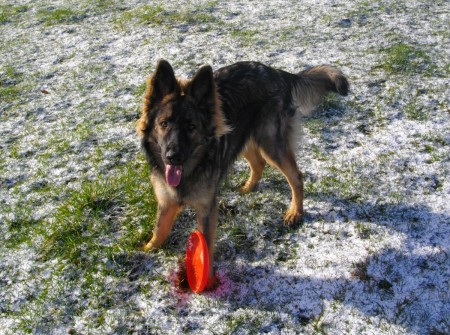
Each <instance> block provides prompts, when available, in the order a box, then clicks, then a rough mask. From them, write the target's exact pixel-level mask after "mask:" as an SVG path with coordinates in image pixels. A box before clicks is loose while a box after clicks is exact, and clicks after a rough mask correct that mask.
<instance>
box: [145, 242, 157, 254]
mask: <svg viewBox="0 0 450 335" xmlns="http://www.w3.org/2000/svg"><path fill="white" fill-rule="evenodd" d="M157 248H158V247H157V246H155V245H154V244H153V243H152V242H151V241H150V242H148V243H146V244H144V245H143V246H142V251H145V252H151V251H153V250H155V249H157Z"/></svg>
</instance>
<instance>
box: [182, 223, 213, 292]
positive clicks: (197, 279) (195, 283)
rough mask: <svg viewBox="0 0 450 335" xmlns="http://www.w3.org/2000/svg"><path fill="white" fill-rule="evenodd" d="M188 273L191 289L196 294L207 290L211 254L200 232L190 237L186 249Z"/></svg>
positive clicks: (195, 232)
mask: <svg viewBox="0 0 450 335" xmlns="http://www.w3.org/2000/svg"><path fill="white" fill-rule="evenodd" d="M186 271H187V279H188V283H189V287H190V288H191V290H192V291H194V292H195V293H200V292H201V291H203V290H204V289H205V286H206V283H207V282H208V275H209V252H208V245H207V244H206V240H205V238H204V237H203V234H202V233H201V232H199V231H198V230H196V231H194V232H193V233H192V234H191V236H189V240H188V244H187V249H186Z"/></svg>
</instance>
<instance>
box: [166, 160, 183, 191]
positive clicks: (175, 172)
mask: <svg viewBox="0 0 450 335" xmlns="http://www.w3.org/2000/svg"><path fill="white" fill-rule="evenodd" d="M182 172H183V169H182V167H181V166H180V165H166V182H167V184H169V185H170V186H173V187H177V186H178V185H179V184H180V181H181V173H182Z"/></svg>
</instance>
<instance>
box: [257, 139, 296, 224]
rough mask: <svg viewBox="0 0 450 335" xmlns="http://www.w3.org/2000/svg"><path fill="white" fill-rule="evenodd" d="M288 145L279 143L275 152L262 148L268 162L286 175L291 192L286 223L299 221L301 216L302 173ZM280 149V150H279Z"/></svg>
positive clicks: (285, 218) (285, 217)
mask: <svg viewBox="0 0 450 335" xmlns="http://www.w3.org/2000/svg"><path fill="white" fill-rule="evenodd" d="M289 147H290V146H289V145H286V146H283V145H282V144H280V145H279V146H277V149H275V151H276V152H270V151H267V150H263V153H264V157H265V158H266V159H267V161H268V162H269V164H271V165H272V166H274V167H276V168H278V169H279V170H280V171H281V172H282V173H283V174H284V176H285V177H286V179H287V181H288V183H289V186H290V188H291V192H292V200H291V206H290V208H289V209H288V211H287V212H286V214H285V216H284V221H285V222H286V223H287V224H288V225H294V224H296V223H298V222H301V220H302V218H303V175H302V173H301V172H300V170H299V169H298V167H297V163H296V162H295V155H294V153H293V152H292V150H291V149H289ZM280 149H281V151H279V150H280Z"/></svg>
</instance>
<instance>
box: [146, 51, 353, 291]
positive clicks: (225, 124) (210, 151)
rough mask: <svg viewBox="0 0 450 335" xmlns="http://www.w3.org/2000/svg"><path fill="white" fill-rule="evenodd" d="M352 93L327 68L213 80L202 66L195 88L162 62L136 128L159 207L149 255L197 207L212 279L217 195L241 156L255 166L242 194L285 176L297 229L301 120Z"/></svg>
mask: <svg viewBox="0 0 450 335" xmlns="http://www.w3.org/2000/svg"><path fill="white" fill-rule="evenodd" d="M348 88H349V85H348V82H347V79H346V78H345V77H344V75H343V74H342V73H341V72H340V71H339V70H338V69H336V68H335V67H332V66H329V65H322V66H316V67H312V68H310V69H307V70H305V71H302V72H300V73H298V74H291V73H288V72H285V71H282V70H277V69H273V68H270V67H268V66H265V65H263V64H260V63H256V62H240V63H236V64H234V65H230V66H227V67H224V68H221V69H219V70H217V71H216V72H214V73H213V71H212V69H211V67H210V66H204V67H202V68H200V69H199V70H198V72H197V73H196V74H195V76H194V78H193V79H192V80H178V79H177V78H176V77H175V75H174V71H173V69H172V67H171V66H170V64H169V63H168V62H167V61H164V60H161V61H160V62H159V63H158V65H157V68H156V70H155V72H154V73H153V75H152V76H151V78H149V79H148V81H147V90H146V92H145V95H144V105H143V110H142V115H141V118H140V120H139V122H138V125H137V131H138V133H139V134H140V136H141V137H142V146H143V148H144V151H145V153H146V155H147V158H148V160H149V163H150V165H151V167H152V172H151V182H152V184H153V188H154V191H155V195H156V198H157V200H158V214H157V220H156V223H155V228H154V231H153V237H152V239H151V240H150V241H149V242H148V243H147V244H146V245H145V247H144V249H145V250H151V249H154V248H158V247H160V246H161V245H162V244H163V243H164V241H165V240H166V239H167V237H168V235H169V234H170V231H171V229H172V225H173V223H174V220H175V218H176V216H177V214H178V213H179V211H180V210H181V209H182V208H183V207H184V206H191V207H192V208H194V209H195V210H196V214H197V224H198V229H199V230H200V231H201V232H202V233H203V234H204V235H205V238H206V240H207V243H208V247H209V251H210V258H211V260H210V264H211V268H210V278H214V276H213V255H214V239H215V233H216V226H217V194H218V192H219V187H220V184H221V181H222V180H223V179H224V176H225V175H226V173H227V171H228V169H229V167H230V165H231V164H232V163H233V162H234V161H235V159H236V157H237V156H238V155H239V154H242V155H243V156H244V157H245V158H246V159H247V160H248V162H249V165H250V177H249V179H248V180H247V182H246V183H245V185H244V186H243V188H242V190H243V192H250V191H252V190H253V189H254V188H255V186H256V184H257V183H258V181H259V180H260V178H261V176H262V171H263V169H264V167H265V165H266V163H269V164H270V165H272V166H274V167H276V168H278V169H279V170H280V171H281V172H282V173H283V174H284V176H285V177H286V179H287V181H288V183H289V185H290V188H291V191H292V201H291V205H290V208H289V210H288V211H287V212H286V214H285V216H284V220H285V222H286V223H287V224H289V225H291V224H294V223H296V222H299V221H300V220H301V219H302V216H303V179H302V174H301V172H300V171H299V169H298V168H297V165H296V161H295V152H294V140H295V136H294V135H295V133H296V131H297V127H298V123H297V122H296V116H298V114H299V113H300V114H303V115H307V114H310V113H311V112H312V111H313V110H314V108H315V107H316V106H317V105H318V104H319V103H320V102H321V100H322V98H323V97H324V96H325V95H326V94H327V93H328V92H336V93H339V94H341V95H347V93H348ZM167 171H169V172H167ZM174 171H175V172H174ZM180 176H181V177H180ZM174 180H175V181H174ZM169 184H173V185H174V184H176V186H170V185H169ZM212 284H213V283H212V282H210V285H212Z"/></svg>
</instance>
